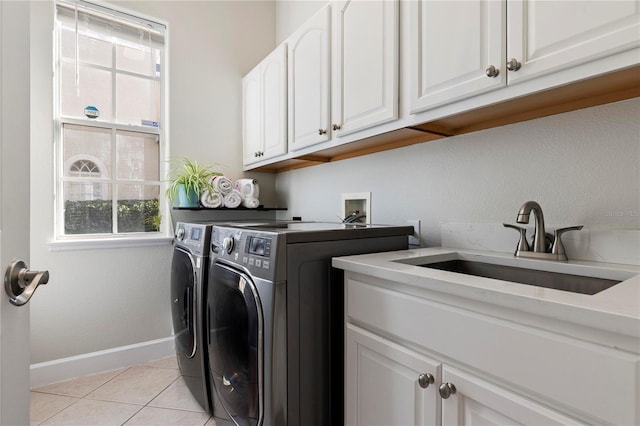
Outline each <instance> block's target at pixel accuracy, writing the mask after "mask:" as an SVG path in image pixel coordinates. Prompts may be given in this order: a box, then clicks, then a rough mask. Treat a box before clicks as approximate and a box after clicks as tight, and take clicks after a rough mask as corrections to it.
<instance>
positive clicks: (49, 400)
mask: <svg viewBox="0 0 640 426" xmlns="http://www.w3.org/2000/svg"><path fill="white" fill-rule="evenodd" d="M76 401H78V398H73V397H70V396H61V395H50V394H48V393H39V392H31V395H30V401H29V404H30V406H29V411H30V412H29V415H30V424H31V426H35V425H39V424H40V423H42V422H44V421H45V420H47V419H48V418H49V417H51V416H53V415H54V414H56V413H58V412H60V411H61V410H63V409H65V408H67V407H68V406H70V405H71V404H73V403H74V402H76Z"/></svg>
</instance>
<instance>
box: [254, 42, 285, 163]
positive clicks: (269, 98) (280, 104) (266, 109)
mask: <svg viewBox="0 0 640 426" xmlns="http://www.w3.org/2000/svg"><path fill="white" fill-rule="evenodd" d="M260 65H261V76H262V81H261V84H262V112H263V119H262V120H263V122H262V128H263V131H264V135H263V145H262V146H263V153H264V154H263V155H262V156H260V160H266V159H267V158H272V157H275V156H277V155H281V154H284V153H286V152H287V45H286V44H282V45H280V46H279V47H277V48H276V50H274V51H273V52H272V53H271V54H270V55H269V56H268V57H266V58H265V59H264V60H263V61H262V62H261V64H260Z"/></svg>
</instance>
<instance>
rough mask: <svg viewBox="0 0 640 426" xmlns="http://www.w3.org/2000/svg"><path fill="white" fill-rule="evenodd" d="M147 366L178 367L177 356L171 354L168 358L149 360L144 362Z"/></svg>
mask: <svg viewBox="0 0 640 426" xmlns="http://www.w3.org/2000/svg"><path fill="white" fill-rule="evenodd" d="M142 365H143V366H145V367H160V368H174V369H176V370H177V369H178V368H179V367H178V360H177V359H176V357H175V356H170V357H167V358H162V359H156V360H154V361H149V362H146V363H144V364H142Z"/></svg>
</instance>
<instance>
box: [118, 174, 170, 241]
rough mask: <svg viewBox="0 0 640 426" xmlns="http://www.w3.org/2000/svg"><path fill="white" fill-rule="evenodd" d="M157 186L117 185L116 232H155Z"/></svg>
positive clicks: (156, 225) (158, 189) (157, 215)
mask: <svg viewBox="0 0 640 426" xmlns="http://www.w3.org/2000/svg"><path fill="white" fill-rule="evenodd" d="M159 195H160V186H159V185H118V232H157V231H158V230H159V226H160V217H161V216H160V210H159V201H158V200H159V198H160V197H159Z"/></svg>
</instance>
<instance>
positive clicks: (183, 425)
mask: <svg viewBox="0 0 640 426" xmlns="http://www.w3.org/2000/svg"><path fill="white" fill-rule="evenodd" d="M208 419H209V415H208V414H205V413H196V412H193V411H181V410H169V409H166V408H157V407H144V408H143V409H142V410H140V412H138V414H136V415H135V416H134V417H133V418H132V419H131V420H129V421H128V422H127V423H125V424H126V426H165V425H166V426H169V425H171V426H204V424H205V423H207V420H208Z"/></svg>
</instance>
